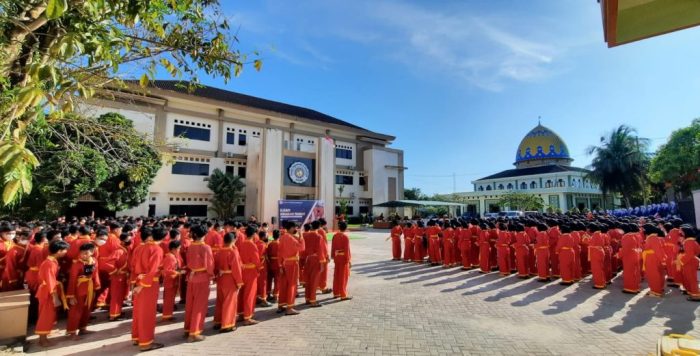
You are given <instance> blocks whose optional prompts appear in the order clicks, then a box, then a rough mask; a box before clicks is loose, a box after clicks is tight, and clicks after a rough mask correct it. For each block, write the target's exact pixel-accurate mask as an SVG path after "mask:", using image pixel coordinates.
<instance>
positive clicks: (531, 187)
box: [523, 182, 537, 189]
mask: <svg viewBox="0 0 700 356" xmlns="http://www.w3.org/2000/svg"><path fill="white" fill-rule="evenodd" d="M523 184H525V183H523ZM530 189H537V183H535V182H532V183H530Z"/></svg>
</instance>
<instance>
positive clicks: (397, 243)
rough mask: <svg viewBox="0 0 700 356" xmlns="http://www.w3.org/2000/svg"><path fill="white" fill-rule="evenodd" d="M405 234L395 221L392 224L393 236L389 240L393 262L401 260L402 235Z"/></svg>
mask: <svg viewBox="0 0 700 356" xmlns="http://www.w3.org/2000/svg"><path fill="white" fill-rule="evenodd" d="M402 234H403V230H402V229H401V225H400V224H399V223H398V222H397V221H396V220H393V221H392V222H391V235H390V236H389V238H387V240H389V239H391V256H392V260H394V261H400V260H401V235H402Z"/></svg>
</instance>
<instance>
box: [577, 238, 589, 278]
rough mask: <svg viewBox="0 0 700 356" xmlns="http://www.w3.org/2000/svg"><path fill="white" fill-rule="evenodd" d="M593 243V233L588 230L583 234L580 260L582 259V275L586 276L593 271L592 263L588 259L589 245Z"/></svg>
mask: <svg viewBox="0 0 700 356" xmlns="http://www.w3.org/2000/svg"><path fill="white" fill-rule="evenodd" d="M590 243H591V235H590V234H589V233H587V232H584V233H582V234H581V249H580V251H581V252H580V253H579V260H580V261H581V277H585V276H587V275H589V274H590V273H591V264H590V261H589V259H588V246H589V245H590Z"/></svg>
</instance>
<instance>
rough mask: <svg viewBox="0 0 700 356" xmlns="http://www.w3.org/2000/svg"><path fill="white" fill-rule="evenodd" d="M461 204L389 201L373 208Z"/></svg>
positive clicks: (454, 204) (452, 204)
mask: <svg viewBox="0 0 700 356" xmlns="http://www.w3.org/2000/svg"><path fill="white" fill-rule="evenodd" d="M463 205H464V204H461V203H451V202H446V201H435V200H390V201H387V202H384V203H381V204H375V205H374V206H375V207H381V208H402V207H409V206H413V207H416V206H463Z"/></svg>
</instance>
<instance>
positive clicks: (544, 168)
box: [457, 124, 613, 216]
mask: <svg viewBox="0 0 700 356" xmlns="http://www.w3.org/2000/svg"><path fill="white" fill-rule="evenodd" d="M573 161H574V159H573V158H571V156H570V154H569V149H568V147H567V146H566V143H565V142H564V140H562V139H561V137H559V135H557V134H556V133H555V132H554V131H552V130H551V129H549V128H547V127H545V126H542V124H538V125H537V126H536V127H535V128H533V129H532V130H530V132H528V133H527V135H525V137H524V138H523V139H522V141H521V142H520V145H519V146H518V149H517V151H516V152H515V163H514V165H515V168H514V169H508V170H505V171H501V172H498V173H495V174H492V175H490V176H487V177H483V178H480V179H477V180H475V181H472V184H473V185H474V191H472V192H464V193H457V195H459V196H461V197H462V198H463V199H462V202H463V203H464V204H465V205H466V210H465V211H466V213H468V214H470V215H476V214H479V215H481V216H483V215H484V214H485V213H494V212H499V211H501V210H503V209H502V207H500V206H499V204H498V201H499V199H500V198H501V196H503V195H504V194H506V193H508V192H511V191H517V192H521V193H527V194H535V195H538V196H540V197H542V200H543V201H544V210H545V211H554V212H557V211H561V212H567V211H569V210H571V209H573V208H577V209H578V210H584V209H588V210H597V209H604V208H607V209H609V208H611V207H612V206H613V198H612V197H608V198H607V199H606V200H607V201H603V199H604V197H603V193H602V191H601V190H600V188H599V187H598V185H597V184H595V183H593V182H591V181H590V180H588V179H587V177H586V176H587V175H588V173H589V172H590V171H589V170H587V169H584V168H578V167H574V166H572V165H571V163H572V162H573ZM550 208H551V209H550ZM506 210H508V207H506Z"/></svg>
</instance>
